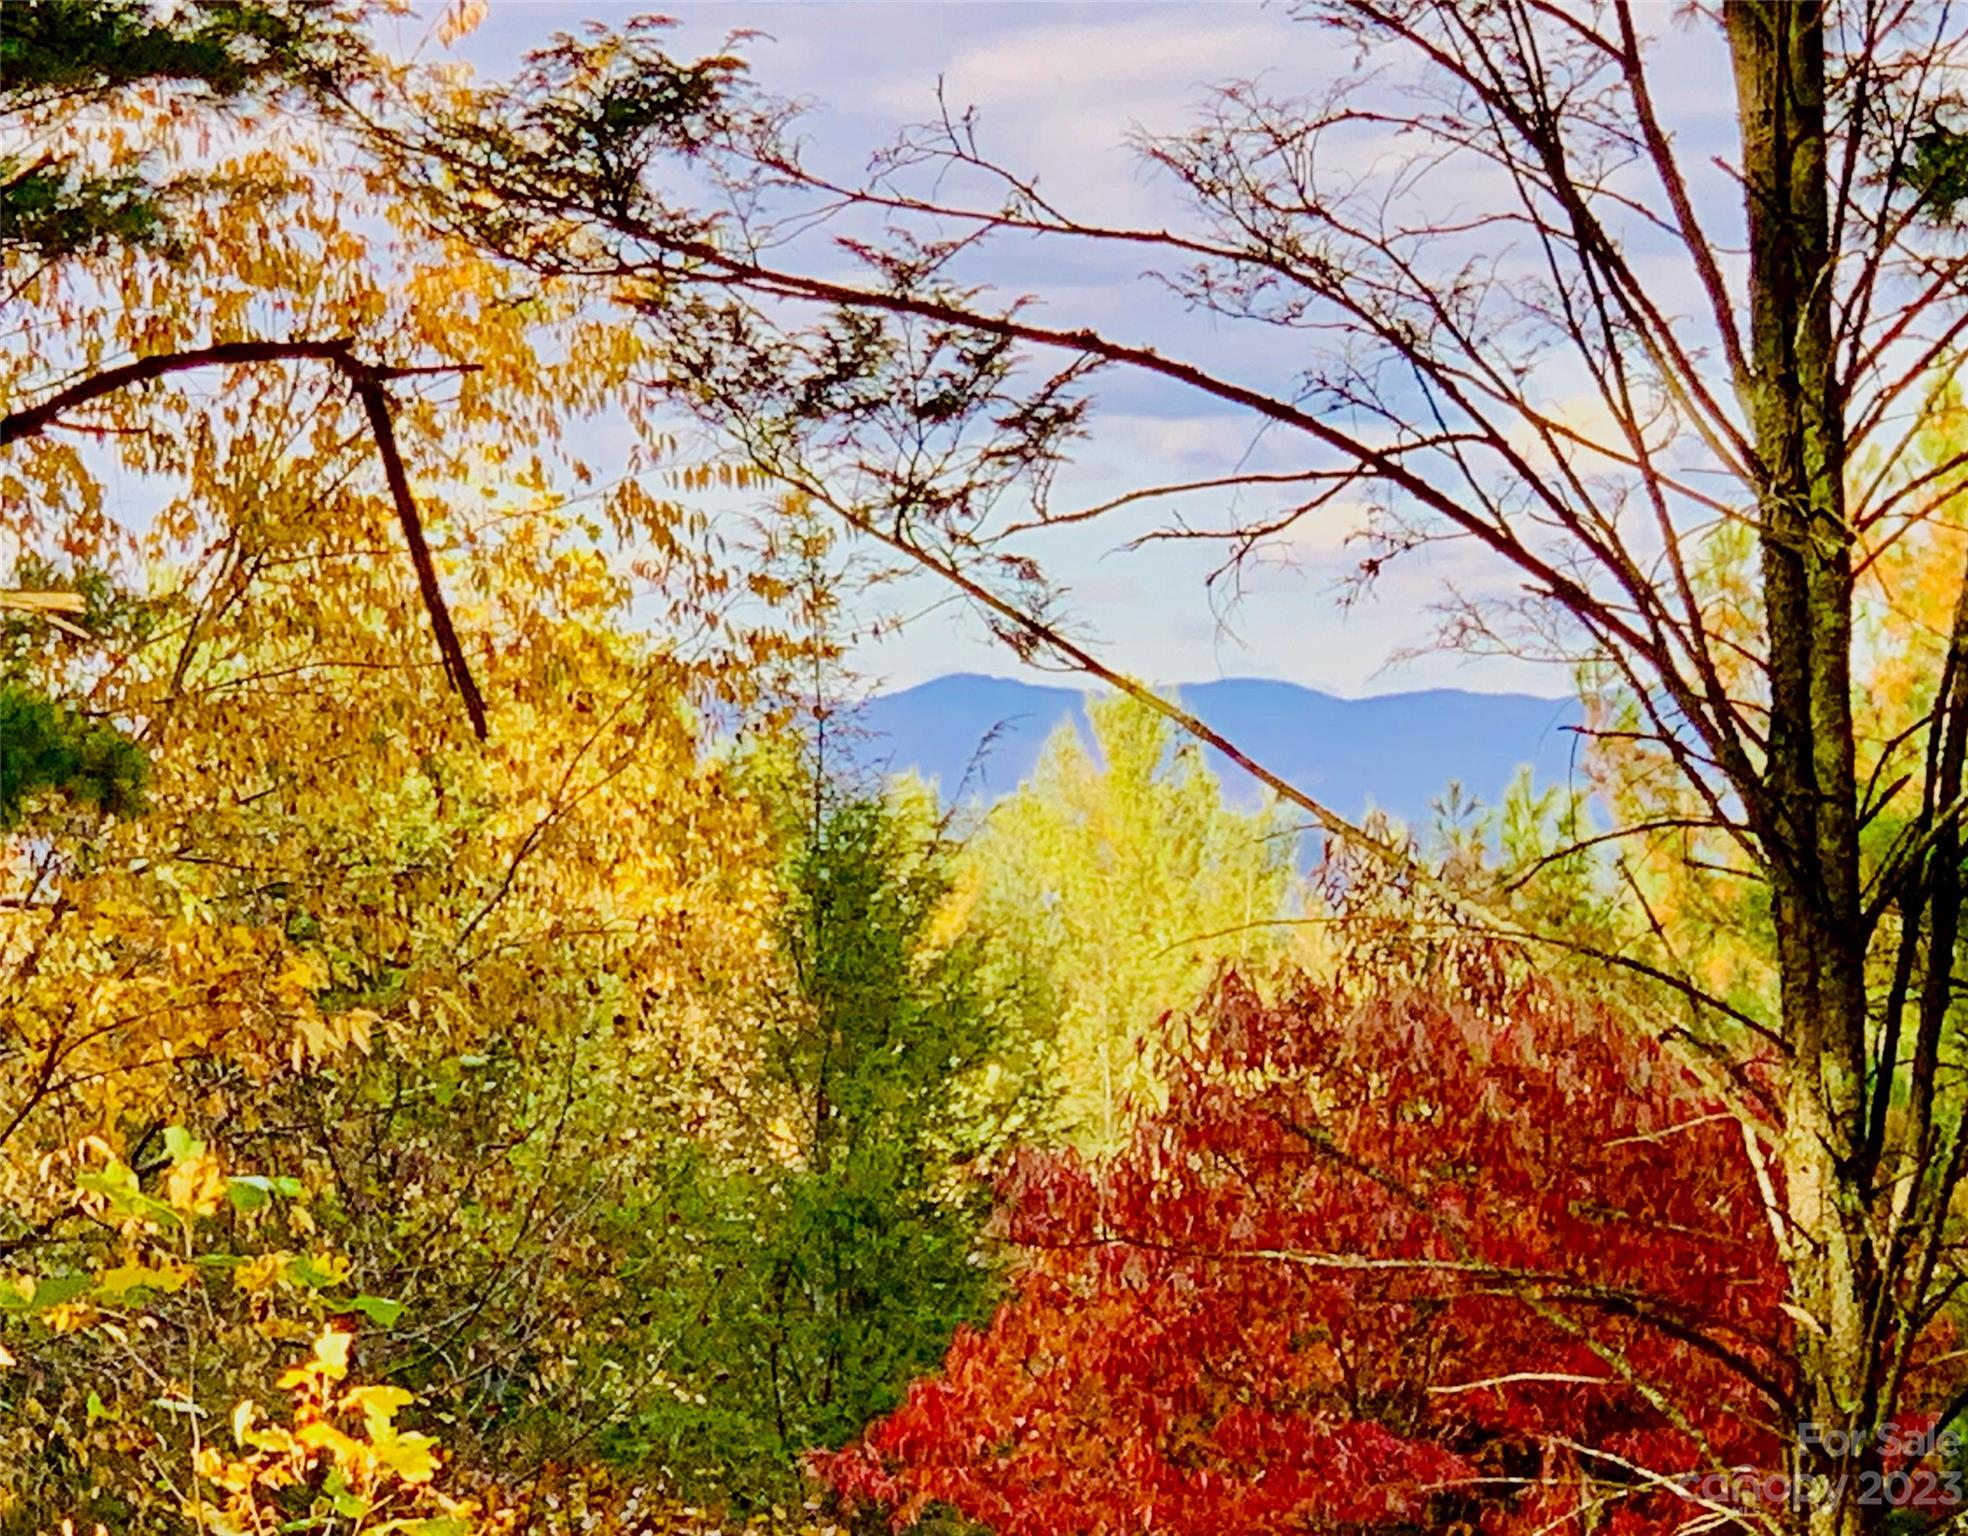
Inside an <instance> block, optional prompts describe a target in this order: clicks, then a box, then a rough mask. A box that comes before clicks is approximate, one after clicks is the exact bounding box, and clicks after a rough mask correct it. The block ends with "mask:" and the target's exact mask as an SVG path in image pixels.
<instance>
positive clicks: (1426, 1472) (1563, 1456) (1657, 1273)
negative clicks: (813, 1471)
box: [821, 947, 1960, 1536]
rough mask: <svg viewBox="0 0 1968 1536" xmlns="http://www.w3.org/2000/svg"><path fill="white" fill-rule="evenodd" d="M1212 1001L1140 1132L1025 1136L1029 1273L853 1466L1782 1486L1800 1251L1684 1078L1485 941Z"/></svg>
mask: <svg viewBox="0 0 1968 1536" xmlns="http://www.w3.org/2000/svg"><path fill="white" fill-rule="evenodd" d="M1485 971H1487V974H1484V972H1485ZM1362 980H1364V981H1367V982H1368V983H1369V984H1370V978H1362ZM1191 1023H1192V1025H1193V1030H1192V1033H1191V1036H1190V1040H1191V1044H1192V1047H1193V1048H1192V1049H1190V1050H1188V1051H1185V1052H1183V1053H1181V1054H1180V1055H1179V1056H1178V1057H1176V1058H1175V1064H1174V1065H1173V1067H1172V1071H1171V1087H1170V1098H1169V1103H1168V1106H1167V1108H1166V1109H1165V1110H1163V1111H1161V1112H1159V1113H1155V1114H1152V1115H1149V1116H1146V1117H1145V1118H1144V1119H1143V1120H1142V1121H1141V1123H1140V1124H1139V1126H1138V1128H1137V1130H1136V1134H1135V1136H1134V1138H1133V1140H1132V1141H1131V1143H1130V1144H1129V1145H1128V1146H1127V1147H1126V1148H1125V1149H1124V1150H1123V1151H1122V1153H1121V1154H1120V1155H1119V1156H1118V1157H1116V1158H1114V1159H1113V1160H1111V1161H1109V1162H1105V1163H1091V1164H1090V1163H1087V1162H1084V1161H1082V1160H1081V1159H1079V1158H1078V1157H1076V1156H1074V1155H1071V1154H1068V1155H1064V1156H1060V1155H1043V1154H1035V1155H1032V1156H1029V1157H1027V1158H1026V1159H1025V1160H1024V1161H1022V1162H1021V1163H1020V1164H1019V1166H1018V1167H1017V1169H1016V1170H1015V1172H1014V1173H1013V1174H1012V1176H1011V1177H1010V1179H1009V1180H1008V1182H1007V1187H1006V1192H1005V1206H1004V1213H1003V1216H1002V1221H1003V1225H1004V1231H1005V1234H1006V1235H1007V1237H1008V1238H1009V1239H1010V1240H1011V1242H1012V1243H1013V1244H1014V1245H1015V1247H1016V1250H1017V1252H1018V1253H1019V1254H1020V1256H1021V1263H1020V1264H1019V1266H1018V1268H1017V1270H1016V1271H1015V1275H1016V1279H1015V1284H1014V1288H1013V1291H1012V1294H1011V1296H1010V1298H1009V1299H1008V1300H1007V1301H1006V1302H1005V1303H1004V1305H1003V1306H1001V1307H1000V1308H999V1310H998V1312H997V1314H996V1316H995V1317H993V1319H992V1320H991V1322H990V1324H989V1326H988V1327H986V1328H984V1329H982V1330H978V1331H970V1330H966V1332H965V1333H964V1334H962V1335H961V1336H960V1337H959V1339H958V1340H957V1342H956V1344H955V1345H954V1346H953V1347H952V1349H951V1352H950V1355H949V1358H948V1359H947V1360H946V1361H945V1363H944V1367H943V1370H942V1371H941V1372H940V1373H939V1374H938V1375H937V1376H936V1377H934V1378H932V1379H930V1380H928V1381H924V1382H920V1383H918V1384H917V1385H916V1386H915V1387H914V1388H912V1389H911V1392H910V1395H909V1399H908V1401H907V1403H906V1404H905V1405H904V1406H903V1407H901V1408H900V1409H898V1410H897V1411H896V1412H895V1413H894V1414H892V1415H890V1416H889V1417H888V1418H886V1419H885V1420H883V1421H882V1422H880V1423H878V1424H876V1425H874V1426H872V1427H871V1428H870V1429H869V1431H868V1433H867V1434H866V1435H865V1436H864V1437H863V1438H862V1440H860V1441H859V1442H858V1443H857V1444H855V1445H853V1446H851V1447H849V1448H848V1449H846V1450H844V1451H843V1452H841V1453H840V1454H838V1455H836V1456H833V1457H828V1458H823V1459H822V1462H821V1465H822V1467H823V1469H824V1471H825V1473H826V1475H827V1476H828V1477H829V1478H830V1479H832V1480H833V1481H834V1483H835V1484H836V1485H837V1486H838V1487H840V1488H841V1489H842V1490H844V1491H845V1492H847V1493H848V1494H849V1495H850V1496H853V1497H857V1498H859V1499H861V1500H864V1501H868V1500H872V1501H875V1502H876V1503H878V1504H880V1505H882V1506H884V1507H887V1508H889V1509H891V1510H892V1511H893V1512H894V1514H895V1516H896V1518H897V1519H898V1520H900V1521H902V1522H904V1523H907V1522H909V1521H911V1520H913V1519H915V1518H917V1517H919V1516H920V1515H921V1514H922V1513H923V1512H924V1511H925V1510H926V1509H929V1508H931V1507H933V1506H937V1505H946V1506H950V1507H953V1508H954V1509H955V1510H956V1511H957V1512H958V1513H959V1514H961V1515H963V1516H965V1517H967V1518H969V1519H972V1520H975V1521H978V1522H980V1523H982V1524H983V1525H985V1526H987V1527H988V1528H989V1529H991V1530H993V1531H997V1532H1001V1533H1003V1536H1041V1533H1044V1536H1073V1533H1094V1532H1105V1531H1117V1530H1135V1529H1149V1530H1155V1531H1165V1532H1171V1533H1190V1532H1194V1533H1197V1536H1202V1533H1206V1532H1217V1531H1225V1530H1237V1531H1250V1532H1253V1533H1269V1532H1286V1531H1365V1530H1392V1531H1440V1530H1476V1529H1481V1530H1485V1531H1497V1532H1531V1531H1544V1530H1554V1529H1572V1528H1576V1529H1584V1530H1604V1531H1613V1532H1622V1533H1631V1536H1638V1533H1641V1532H1652V1531H1659V1532H1667V1531H1674V1530H1682V1529H1685V1528H1687V1526H1688V1524H1689V1523H1691V1522H1693V1523H1709V1524H1714V1525H1717V1526H1721V1525H1727V1524H1731V1523H1735V1524H1740V1525H1741V1526H1742V1527H1743V1528H1754V1529H1764V1528H1767V1527H1768V1524H1769V1522H1770V1521H1771V1520H1772V1519H1773V1517H1776V1516H1778V1515H1779V1514H1780V1511H1781V1506H1782V1505H1783V1503H1784V1502H1785V1499H1786V1497H1787V1491H1786V1490H1785V1489H1784V1488H1783V1487H1782V1486H1781V1485H1780V1484H1779V1483H1778V1482H1777V1480H1776V1477H1775V1475H1774V1474H1775V1473H1776V1470H1777V1468H1778V1466H1779V1464H1780V1456H1781V1450H1782V1444H1781V1442H1782V1439H1783V1434H1782V1430H1781V1428H1780V1427H1779V1426H1777V1425H1775V1424H1773V1423H1772V1422H1771V1421H1770V1419H1769V1416H1768V1412H1767V1406H1766V1402H1765V1396H1766V1392H1767V1391H1768V1390H1771V1389H1773V1388H1774V1380H1773V1379H1774V1378H1775V1377H1776V1376H1777V1375H1778V1374H1779V1373H1780V1372H1781V1371H1782V1369H1783V1361H1784V1359H1785V1356H1786V1354H1787V1351H1788V1349H1789V1348H1790V1344H1789V1339H1788V1335H1789V1333H1790V1331H1791V1329H1792V1326H1793V1325H1792V1323H1791V1321H1790V1319H1789V1318H1788V1317H1787V1316H1786V1314H1785V1312H1784V1310H1783V1304H1784V1297H1785V1292H1786V1278H1785V1274H1784V1270H1783V1267H1782V1265H1781V1264H1780V1262H1779V1260H1778V1255H1777V1251H1776V1245H1775V1243H1774V1241H1773V1239H1772V1234H1771V1230H1770V1227H1769V1225H1768V1223H1767V1222H1766V1220H1765V1216H1764V1212H1763V1211H1762V1209H1761V1208H1760V1202H1759V1201H1758V1199H1757V1196H1756V1193H1755V1180H1754V1177H1753V1175H1752V1171H1751V1169H1750V1167H1749V1166H1748V1163H1747V1160H1746V1158H1745V1155H1744V1151H1743V1142H1742V1138H1741V1136H1740V1134H1739V1132H1738V1130H1737V1128H1736V1126H1735V1124H1734V1123H1733V1117H1732V1116H1731V1115H1730V1114H1729V1113H1728V1112H1727V1111H1726V1109H1725V1108H1724V1107H1723V1106H1722V1105H1721V1104H1720V1103H1719V1102H1718V1101H1717V1100H1716V1099H1714V1098H1713V1097H1712V1096H1711V1095H1710V1094H1709V1093H1708V1092H1707V1090H1706V1089H1705V1088H1704V1087H1703V1086H1702V1085H1701V1084H1700V1083H1699V1081H1698V1080H1697V1079H1696V1078H1695V1077H1694V1076H1693V1075H1692V1074H1689V1073H1687V1072H1685V1071H1682V1070H1680V1069H1678V1068H1676V1067H1675V1066H1674V1065H1673V1064H1672V1063H1671V1061H1670V1060H1669V1059H1668V1058H1667V1057H1666V1055H1665V1054H1664V1053H1663V1052H1662V1051H1661V1050H1660V1049H1659V1048H1658V1047H1656V1046H1654V1045H1652V1044H1651V1043H1649V1042H1645V1041H1641V1040H1638V1039H1636V1037H1635V1036H1634V1035H1633V1033H1632V1032H1631V1031H1630V1030H1628V1029H1627V1028H1625V1027H1624V1026H1623V1025H1622V1024H1621V1023H1620V1022H1619V1021H1618V1020H1616V1019H1614V1018H1609V1017H1607V1016H1605V1015H1604V1014H1602V1013H1601V1012H1599V1011H1598V1010H1596V1009H1593V1008H1589V1007H1579V1006H1577V1005H1574V1004H1570V1003H1567V1002H1565V1001H1563V1000H1562V999H1560V998H1559V997H1558V996H1557V995H1556V994H1554V993H1553V992H1551V991H1550V990H1549V989H1548V988H1547V987H1545V986H1544V985H1543V984H1542V983H1541V982H1538V981H1536V980H1534V979H1530V978H1528V977H1527V976H1526V975H1525V974H1524V968H1523V966H1522V963H1521V960H1519V959H1513V958H1512V957H1509V956H1507V955H1505V954H1502V953H1500V952H1498V951H1497V950H1496V949H1495V948H1494V947H1492V948H1491V950H1490V951H1489V953H1488V955H1487V957H1486V962H1485V964H1484V965H1482V966H1469V967H1465V968H1464V969H1463V971H1462V973H1461V980H1460V982H1459V983H1452V982H1450V980H1449V978H1448V976H1447V975H1446V974H1438V975H1437V976H1436V977H1435V978H1434V985H1433V986H1432V988H1431V989H1430V990H1429V991H1428V992H1425V993H1424V992H1410V993H1405V994H1391V995H1381V996H1378V997H1375V998H1373V999H1372V1000H1370V1001H1367V1002H1364V1003H1349V1002H1345V1001H1342V1000H1341V999H1340V997H1338V996H1337V995H1335V994H1334V993H1332V992H1330V991H1327V990H1324V989H1321V988H1319V987H1317V986H1314V985H1313V984H1311V983H1310V982H1309V981H1306V980H1305V979H1303V978H1300V980H1299V981H1298V982H1297V983H1296V985H1294V986H1290V987H1287V988H1285V989H1283V993H1282V995H1281V997H1280V999H1279V1001H1277V1002H1275V1003H1268V1004H1267V1003H1266V1002H1264V1001H1263V1000H1262V999H1260V998H1259V997H1258V995H1257V994H1256V993H1255V992H1253V991H1252V990H1251V989H1250V988H1249V987H1248V986H1246V985H1245V984H1243V983H1242V982H1241V981H1240V980H1238V979H1237V978H1236V977H1235V976H1234V975H1233V976H1231V977H1229V978H1228V979H1226V980H1225V982H1224V983H1223V984H1222V985H1221V986H1220V987H1219V988H1218V989H1217V991H1216V992H1215V994H1214V996H1213V997H1212V998H1211V999H1210V1000H1209V1002H1208V1003H1207V1004H1206V1006H1204V1007H1203V1008H1202V1009H1200V1010H1199V1011H1198V1012H1197V1014H1195V1015H1194V1016H1193V1017H1192V1020H1191ZM1758 1381H1762V1382H1764V1383H1765V1389H1764V1390H1761V1391H1760V1390H1758V1389H1757V1387H1756V1386H1755V1385H1753V1384H1754V1383H1756V1382H1758ZM1659 1468H1685V1469H1687V1470H1688V1471H1689V1472H1691V1473H1693V1474H1694V1475H1693V1476H1691V1477H1685V1478H1681V1479H1679V1480H1676V1479H1672V1478H1668V1477H1663V1476H1661V1475H1659V1474H1658V1473H1657V1472H1656V1471H1655V1470H1654V1469H1659ZM1732 1469H1744V1470H1742V1471H1734V1470H1732ZM1748 1469H1756V1470H1754V1471H1750V1470H1748ZM1947 1476H1948V1468H1947V1466H1946V1464H1945V1462H1942V1463H1938V1464H1930V1465H1929V1466H1928V1467H1927V1468H1926V1471H1925V1476H1924V1478H1923V1481H1922V1484H1921V1486H1922V1488H1923V1489H1925V1490H1926V1491H1927V1494H1928V1495H1930V1496H1929V1497H1926V1498H1924V1499H1923V1500H1920V1501H1917V1502H1919V1504H1920V1508H1918V1509H1911V1510H1909V1511H1908V1512H1909V1513H1912V1514H1914V1515H1915V1516H1916V1517H1919V1518H1927V1519H1931V1520H1934V1521H1938V1520H1940V1519H1943V1518H1945V1517H1946V1516H1947V1514H1948V1513H1949V1512H1950V1510H1949V1506H1950V1505H1951V1504H1952V1503H1956V1502H1958V1501H1959V1498H1960V1491H1959V1489H1958V1488H1956V1490H1955V1493H1954V1496H1953V1497H1952V1498H1950V1497H1949V1496H1948V1494H1947V1488H1948V1486H1949V1484H1948V1482H1947ZM1904 1502H1907V1503H1914V1502H1916V1501H1913V1500H1911V1499H1908V1500H1907V1501H1904Z"/></svg>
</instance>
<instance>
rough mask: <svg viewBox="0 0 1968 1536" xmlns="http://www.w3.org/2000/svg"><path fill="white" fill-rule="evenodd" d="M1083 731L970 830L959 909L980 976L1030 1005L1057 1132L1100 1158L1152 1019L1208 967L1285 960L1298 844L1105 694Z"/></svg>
mask: <svg viewBox="0 0 1968 1536" xmlns="http://www.w3.org/2000/svg"><path fill="white" fill-rule="evenodd" d="M1087 716H1088V719H1089V722H1090V723H1091V725H1092V739H1091V741H1088V740H1083V739H1082V737H1081V735H1080V732H1079V730H1078V729H1077V728H1076V726H1075V724H1074V723H1073V722H1071V721H1068V722H1066V723H1065V724H1062V725H1061V726H1060V727H1059V728H1058V729H1057V730H1056V731H1055V732H1054V734H1053V736H1052V738H1051V739H1050V740H1049V741H1047V743H1046V745H1045V748H1044V751H1043V752H1042V753H1041V755H1040V758H1039V762H1038V765H1037V767H1036V768H1035V769H1034V770H1033V773H1032V776H1031V778H1029V779H1028V780H1026V782H1024V783H1023V784H1021V785H1019V787H1018V788H1017V789H1016V790H1015V791H1014V792H1013V793H1011V794H1010V795H1007V796H1006V797H1005V798H1004V799H1003V800H1001V801H999V802H998V803H997V804H996V805H994V806H992V807H991V809H990V810H989V812H988V813H987V814H986V815H985V817H984V820H983V823H982V825H981V826H980V827H979V829H978V831H977V832H976V834H975V835H974V836H973V837H972V838H971V840H970V842H969V843H968V844H967V845H966V847H965V849H964V851H963V854H962V857H961V861H960V864H959V885H958V893H959V896H960V899H961V900H962V901H963V903H964V919H965V921H966V923H968V924H969V925H970V926H972V927H974V928H975V929H976V930H977V931H978V933H980V934H981V935H983V936H984V939H985V942H986V943H987V944H988V945H989V946H990V947H991V949H992V951H993V952H994V955H995V957H996V960H997V963H998V964H999V965H1000V966H1001V967H1002V968H1003V969H1004V970H1005V971H1006V973H1007V974H1012V975H1017V974H1023V975H1026V976H1029V977H1030V981H1029V982H1028V983H1027V984H1028V985H1033V986H1036V987H1037V988H1039V989H1040V996H1041V997H1042V998H1043V1002H1042V1003H1040V1005H1039V1006H1040V1007H1041V1008H1042V1009H1043V1012H1044V1016H1045V1017H1046V1018H1047V1019H1048V1020H1050V1021H1051V1023H1050V1027H1049V1034H1050V1036H1051V1040H1052V1046H1053V1049H1052V1050H1051V1051H1050V1052H1049V1053H1048V1060H1049V1062H1050V1064H1051V1065H1050V1072H1051V1075H1052V1077H1053V1078H1054V1080H1055V1082H1056V1083H1057V1091H1058V1093H1059V1095H1060V1103H1059V1115H1060V1118H1061V1123H1062V1126H1063V1127H1064V1128H1065V1129H1066V1130H1067V1132H1068V1133H1069V1134H1071V1135H1074V1136H1075V1137H1076V1138H1078V1139H1080V1140H1081V1141H1082V1142H1083V1143H1084V1144H1085V1145H1088V1146H1106V1147H1112V1146H1115V1145H1117V1144H1119V1143H1120V1142H1121V1141H1123V1140H1124V1139H1125V1136H1126V1128H1127V1124H1128V1116H1129V1113H1130V1109H1131V1107H1133V1106H1137V1105H1147V1104H1153V1102H1154V1101H1155V1096H1156V1094H1157V1093H1158V1092H1159V1082H1160V1076H1161V1054H1162V1049H1163V1045H1164V1042H1163V1041H1162V1040H1161V1038H1160V1029H1159V1021H1160V1019H1161V1017H1162V1016H1163V1015H1164V1014H1166V1013H1167V1012H1168V1011H1169V1010H1170V1009H1171V1008H1175V1007H1181V1006H1184V1005H1186V1004H1187V1003H1189V1002H1193V1001H1194V1000H1195V999H1197V998H1198V997H1200V996H1201V995H1202V993H1203V991H1204V989H1205V988H1206V987H1207V986H1208V985H1209V982H1210V979H1211V977H1212V974H1213V972H1214V970H1215V968H1216V967H1217V966H1218V965H1220V964H1222V963H1224V962H1226V961H1228V962H1234V963H1237V964H1240V965H1241V966H1243V968H1244V969H1245V970H1246V971H1247V972H1248V973H1250V974H1252V975H1260V974H1262V973H1263V972H1264V971H1266V970H1267V969H1268V968H1269V966H1270V963H1271V962H1272V961H1273V960H1275V959H1276V958H1277V957H1278V956H1280V955H1281V954H1283V953H1284V952H1285V950H1286V948H1287V939H1288V937H1289V935H1290V933H1291V929H1290V928H1289V927H1288V926H1287V924H1286V922H1285V919H1286V918H1287V917H1288V916H1289V915H1290V914H1291V912H1292V911H1293V910H1294V909H1293V908H1292V906H1291V904H1290V901H1289V895H1290V888H1291V884H1292V876H1293V857H1292V856H1293V853H1294V850H1295V848H1296V844H1297V838H1296V836H1295V835H1294V830H1293V827H1292V825H1291V823H1290V822H1289V820H1288V819H1287V818H1285V817H1282V816H1279V815H1276V814H1274V813H1273V812H1272V811H1271V810H1269V809H1264V808H1261V809H1258V810H1255V811H1241V810H1238V809H1236V808H1235V807H1233V806H1231V805H1229V804H1227V803H1226V802H1225V798H1224V793H1223V787H1222V785H1221V784H1220V783H1219V782H1218V781H1217V778H1216V776H1215V775H1214V774H1213V773H1211V772H1210V769H1209V765H1208V764H1207V763H1206V762H1205V761H1204V760H1203V755H1202V752H1201V750H1200V749H1199V748H1198V747H1196V746H1195V745H1194V744H1193V743H1180V744H1179V738H1178V735H1177V733H1176V732H1175V731H1174V729H1173V728H1172V727H1171V726H1170V725H1169V722H1168V721H1167V720H1166V719H1164V718H1163V717H1162V716H1161V715H1160V714H1158V713H1157V712H1156V711H1154V710H1153V709H1151V708H1148V707H1146V706H1144V705H1142V704H1140V703H1138V702H1136V701H1134V700H1132V699H1128V698H1125V697H1122V696H1119V695H1109V696H1106V697H1096V698H1092V699H1090V700H1089V701H1088V703H1087Z"/></svg>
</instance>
